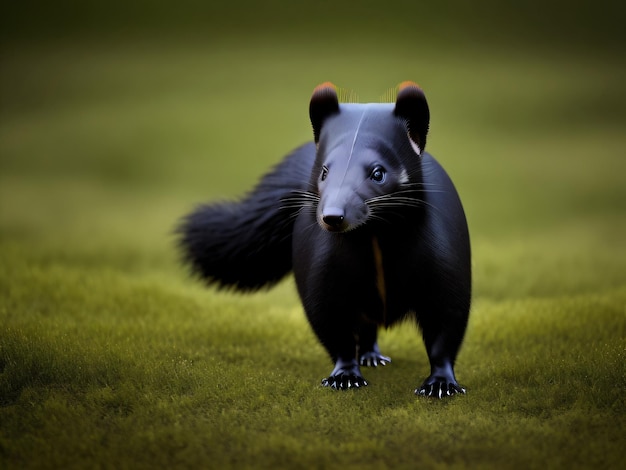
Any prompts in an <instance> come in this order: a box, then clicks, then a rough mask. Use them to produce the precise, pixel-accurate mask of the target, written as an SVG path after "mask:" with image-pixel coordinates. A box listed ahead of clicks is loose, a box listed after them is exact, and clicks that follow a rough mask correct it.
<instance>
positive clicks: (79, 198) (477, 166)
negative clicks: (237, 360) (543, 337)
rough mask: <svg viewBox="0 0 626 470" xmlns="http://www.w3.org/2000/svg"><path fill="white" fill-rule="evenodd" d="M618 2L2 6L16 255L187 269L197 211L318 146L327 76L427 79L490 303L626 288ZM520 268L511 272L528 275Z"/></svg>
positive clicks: (1, 107) (442, 148) (190, 1)
mask: <svg viewBox="0 0 626 470" xmlns="http://www.w3.org/2000/svg"><path fill="white" fill-rule="evenodd" d="M622 11H623V8H622V7H621V6H620V5H619V4H618V2H616V1H610V0H600V1H595V2H579V3H572V2H558V1H537V0H532V1H529V2H523V3H521V4H514V3H511V4H508V3H503V2H499V1H495V0H493V1H492V0H488V1H483V2H464V1H461V0H447V1H440V2H430V3H429V4H426V3H422V2H415V1H404V0H400V1H388V2H375V1H362V2H344V1H325V0H320V1H316V2H293V1H292V2H287V1H281V0H269V1H265V2H253V1H249V0H243V1H239V2H205V1H196V0H182V1H179V2H176V3H175V4H174V3H171V2H162V1H147V0H137V1H132V2H130V1H124V2H121V1H116V0H113V1H109V2H95V1H70V0H65V1H58V2H43V1H34V2H5V3H4V5H3V7H2V14H1V15H0V41H1V51H0V52H1V55H0V61H1V62H0V242H2V249H3V252H4V254H5V262H7V261H6V259H7V258H6V256H8V254H10V253H13V254H15V253H17V255H14V256H15V257H16V258H15V259H18V257H19V259H22V260H29V259H31V260H37V263H44V262H49V263H52V264H54V263H65V264H72V265H76V266H83V267H88V266H91V267H94V266H98V267H102V266H106V267H109V268H111V269H125V270H134V271H136V272H144V273H145V272H154V271H155V270H156V271H158V270H162V271H164V272H165V271H168V272H169V271H171V270H172V268H173V266H177V264H176V254H175V250H174V248H173V243H172V236H171V232H172V230H173V227H174V226H175V225H176V220H177V219H178V217H180V216H181V215H183V214H184V213H185V212H186V211H188V210H190V209H191V208H192V207H193V205H194V204H196V203H198V202H201V201H207V200H211V199H215V198H225V197H234V196H236V195H239V194H241V193H242V192H243V191H245V190H247V189H249V188H250V187H251V186H252V185H253V184H254V183H255V182H256V181H257V179H258V177H259V176H260V175H261V174H262V173H263V172H264V171H266V170H267V169H268V168H269V167H270V166H271V165H273V164H274V163H276V162H278V161H279V160H280V159H281V158H282V156H283V155H285V154H286V153H287V152H289V151H290V150H291V149H292V148H293V147H295V146H297V145H299V144H301V143H303V142H305V141H307V140H310V139H311V130H310V124H309V121H308V101H309V98H310V94H311V91H312V89H313V88H314V87H315V86H316V85H317V84H319V83H321V82H323V81H327V80H330V81H332V82H334V83H335V84H336V85H338V86H339V87H342V88H346V89H349V90H353V91H354V92H355V93H356V94H357V95H358V96H359V98H360V100H361V101H378V100H379V97H381V96H382V95H383V94H384V93H385V92H386V91H387V90H388V89H389V88H392V87H395V86H396V85H397V84H398V83H399V82H401V81H404V80H412V81H416V82H418V83H419V84H420V85H421V86H422V87H423V88H424V90H425V92H426V95H427V98H428V100H429V104H430V108H431V116H432V118H431V119H432V120H431V133H430V137H429V148H428V150H429V151H430V152H431V153H433V154H434V155H435V156H436V157H437V158H438V159H439V160H440V162H441V163H442V164H443V165H444V167H445V168H446V169H447V170H448V172H449V173H450V174H451V176H452V178H453V180H454V181H455V182H456V184H457V187H458V189H459V191H460V193H461V197H462V199H463V201H464V204H465V206H466V211H467V214H468V218H469V222H470V230H471V232H472V237H473V241H474V252H475V265H476V266H475V271H476V277H477V292H478V295H479V296H486V297H503V296H506V297H510V296H513V297H515V296H522V295H547V294H551V293H554V292H557V293H574V292H580V290H581V289H587V290H593V289H599V288H603V287H611V286H612V285H621V283H623V269H624V267H625V262H624V256H623V255H616V254H617V253H621V252H622V251H624V250H623V248H624V242H623V240H624V239H626V236H625V235H626V222H625V220H624V219H625V217H624V215H626V204H625V202H624V201H626V184H624V183H625V182H626V181H625V176H624V175H625V170H626V163H625V158H624V157H625V155H624V149H625V148H626V136H625V133H624V125H625V124H626V113H625V110H626V92H625V91H624V83H626V61H625V54H624V46H625V39H626V35H625V34H624V32H623V30H624V28H623V24H624V19H625V18H624V14H623V13H622ZM512 267H514V269H511V268H512Z"/></svg>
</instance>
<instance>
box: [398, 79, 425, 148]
mask: <svg viewBox="0 0 626 470" xmlns="http://www.w3.org/2000/svg"><path fill="white" fill-rule="evenodd" d="M394 114H395V115H396V116H398V117H399V118H402V119H404V120H405V122H406V127H407V131H408V133H409V139H410V140H411V143H412V144H415V145H413V149H414V150H415V152H416V153H417V154H418V155H421V154H422V153H423V152H424V148H425V147H426V135H427V134H428V125H429V122H430V111H429V110H428V103H427V102H426V96H424V92H423V91H422V89H421V88H420V87H419V85H418V84H417V83H413V82H402V83H401V84H400V85H398V96H397V98H396V108H395V110H394Z"/></svg>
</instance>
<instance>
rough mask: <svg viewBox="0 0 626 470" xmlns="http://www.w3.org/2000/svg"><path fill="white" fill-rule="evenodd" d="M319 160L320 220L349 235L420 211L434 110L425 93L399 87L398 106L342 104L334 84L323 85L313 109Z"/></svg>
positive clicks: (316, 167)
mask: <svg viewBox="0 0 626 470" xmlns="http://www.w3.org/2000/svg"><path fill="white" fill-rule="evenodd" d="M309 114H310V117H311V123H312V124H313V135H314V138H315V144H316V146H317V155H316V160H315V165H314V167H313V175H312V177H311V185H312V186H313V188H312V189H314V190H316V192H317V196H318V197H319V202H318V204H317V221H318V223H319V224H320V226H321V227H322V228H324V229H325V230H328V231H330V232H348V231H350V230H353V229H356V228H358V227H360V226H362V225H364V224H365V223H366V222H368V221H369V220H372V219H378V220H386V217H385V214H386V213H389V212H392V211H394V210H396V211H397V209H398V208H399V207H409V206H417V205H418V204H412V203H411V202H410V200H411V199H412V198H413V196H414V195H415V191H412V193H414V194H413V195H410V194H409V192H411V191H410V190H409V188H410V187H412V186H415V185H418V184H419V182H420V178H421V174H420V172H419V168H420V165H419V160H420V157H421V155H422V153H423V152H424V147H425V145H426V135H427V133H428V124H429V118H430V115H429V111H428V104H427V103H426V98H425V97H424V93H423V92H422V90H421V88H420V87H419V86H417V85H416V84H414V83H412V82H404V83H403V84H401V85H400V86H399V91H398V95H397V98H396V102H395V104H394V103H370V104H353V103H346V104H339V100H338V97H337V91H336V88H335V87H334V86H333V85H332V84H331V83H324V84H322V85H320V86H318V87H317V88H316V89H315V91H314V92H313V96H312V98H311V104H310V107H309Z"/></svg>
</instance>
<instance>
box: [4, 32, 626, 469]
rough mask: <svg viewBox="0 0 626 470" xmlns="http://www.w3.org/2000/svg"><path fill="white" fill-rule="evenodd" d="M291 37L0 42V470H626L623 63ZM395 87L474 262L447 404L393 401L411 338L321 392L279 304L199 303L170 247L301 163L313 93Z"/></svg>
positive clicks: (571, 54)
mask: <svg viewBox="0 0 626 470" xmlns="http://www.w3.org/2000/svg"><path fill="white" fill-rule="evenodd" d="M297 37H298V38H300V39H299V40H294V41H289V40H288V39H287V40H286V38H284V37H280V35H279V34H278V33H276V35H272V34H267V35H265V36H259V37H254V36H253V35H251V36H249V37H237V36H236V35H231V36H229V35H223V36H219V38H218V39H219V40H218V39H216V38H208V39H206V40H193V41H192V40H190V39H181V40H179V41H172V40H170V38H166V39H163V38H160V39H159V38H154V37H150V38H146V37H135V38H133V39H132V40H131V39H130V37H124V36H119V37H115V38H111V37H105V38H95V37H88V38H86V39H85V40H84V41H80V40H74V41H68V40H63V41H61V42H54V41H52V42H50V43H47V42H45V41H42V40H38V41H32V42H28V41H23V40H19V41H17V40H16V41H8V40H7V41H5V42H4V44H3V49H2V56H1V57H2V64H1V67H0V86H1V88H0V90H1V95H0V96H1V102H0V468H7V469H18V468H20V469H29V468H116V469H120V468H121V469H123V468H132V469H142V468H220V469H222V468H307V469H308V468H320V469H322V468H331V467H338V468H339V467H341V468H381V469H382V468H394V469H396V468H419V467H421V468H428V469H430V468H520V469H521V468H524V469H528V468H603V469H613V468H621V465H623V460H624V459H625V458H626V450H625V448H624V436H625V434H626V400H625V399H624V391H625V390H626V366H625V365H624V363H625V362H626V176H625V175H626V158H624V157H625V155H624V152H625V150H624V149H625V148H626V133H625V132H624V130H625V129H626V112H625V110H626V92H625V91H624V85H623V84H624V83H626V64H625V63H624V61H623V59H622V58H621V57H620V56H619V55H618V54H615V53H612V52H611V51H610V50H603V49H601V48H599V49H597V50H595V49H593V48H587V49H581V50H579V49H577V48H576V47H572V48H569V49H562V48H550V47H538V46H537V45H534V46H528V47H526V48H524V47H513V48H509V47H506V45H505V44H499V45H494V44H491V45H485V44H482V45H472V44H465V45H460V44H456V45H455V44H454V41H453V40H449V41H448V43H447V44H446V45H436V44H432V43H428V44H426V45H424V46H423V47H420V48H418V49H417V50H416V48H415V47H413V46H410V45H406V44H405V45H401V46H398V45H397V42H395V41H396V40H397V38H393V37H390V38H388V39H387V40H386V41H385V40H382V38H381V37H380V36H373V37H371V38H369V39H367V40H366V41H365V44H364V42H363V41H364V40H363V39H362V38H361V39H357V38H354V37H351V36H350V35H349V34H346V35H345V36H341V37H340V38H334V39H333V40H332V41H331V40H328V42H326V43H321V44H319V43H317V42H315V41H308V40H302V37H303V36H302V35H300V36H297ZM409 79H410V80H415V81H417V82H419V83H420V84H421V85H422V86H423V88H424V89H425V91H426V94H427V97H428V99H429V104H430V108H431V115H432V120H431V133H430V137H429V146H428V148H429V151H430V152H432V153H433V154H434V155H435V156H436V157H437V158H438V159H439V161H440V162H441V163H442V164H443V165H444V166H445V167H446V169H447V170H448V172H449V173H450V174H451V176H452V177H453V179H454V181H455V182H456V185H457V187H458V189H459V192H460V193H461V196H462V199H463V201H464V204H465V207H466V212H467V215H468V219H469V223H470V231H471V235H472V243H473V266H474V278H475V289H474V298H475V300H474V305H473V309H472V315H471V319H470V325H469V328H468V332H467V336H466V341H465V343H464V347H463V349H462V351H461V354H460V356H459V359H458V363H457V378H458V379H459V381H460V383H461V384H463V385H464V386H466V388H467V390H468V393H467V395H465V396H460V397H455V398H453V399H451V400H448V401H445V400H444V401H437V400H429V399H424V398H418V397H416V396H415V395H413V390H414V389H415V387H416V386H417V385H419V384H420V382H421V380H423V378H425V377H426V375H427V374H428V361H427V358H426V354H425V352H424V348H423V345H422V343H421V339H420V337H419V335H418V334H417V333H416V330H415V329H414V327H413V326H412V325H409V324H406V325H402V326H400V327H397V328H395V329H393V330H390V331H387V332H384V333H383V335H382V338H381V341H380V342H381V348H382V349H383V352H384V353H386V354H388V355H390V356H391V357H392V358H393V363H392V364H391V365H389V366H388V367H385V368H379V369H374V370H367V369H366V370H364V374H365V376H366V378H367V379H368V381H369V382H370V386H369V387H368V388H366V389H362V390H359V391H354V392H353V391H350V392H333V391H331V390H328V389H325V388H323V387H321V386H320V379H321V378H322V377H325V376H326V375H327V374H328V372H330V370H331V368H332V365H331V364H330V362H329V360H328V358H327V357H326V355H325V352H324V350H323V348H322V347H321V346H320V345H319V344H318V343H317V341H316V339H315V337H314V335H313V333H312V331H311V330H310V328H309V326H308V324H307V323H306V319H305V316H304V313H303V311H302V308H301V306H300V303H299V300H298V298H297V295H296V293H295V289H294V286H293V280H292V279H287V280H286V281H285V282H283V283H281V284H280V285H279V286H278V287H277V288H275V289H274V290H271V291H269V292H261V293H258V294H254V295H249V296H242V295H237V294H233V293H224V292H217V291H215V290H207V289H204V288H203V286H202V285H201V284H200V283H199V282H198V281H196V280H193V279H191V278H190V277H189V275H188V273H187V271H186V270H185V268H184V267H182V266H180V265H179V263H178V254H177V253H176V250H175V243H174V237H173V235H172V232H173V229H174V227H175V225H176V222H177V219H178V218H179V217H181V216H182V215H183V214H185V213H186V212H187V211H189V210H190V209H191V208H192V207H193V206H194V205H195V204H196V203H198V202H202V201H207V200H212V199H219V198H225V197H236V196H237V195H238V194H241V193H242V192H244V191H245V190H247V189H249V188H250V187H251V186H252V185H253V184H254V183H255V181H256V180H257V178H258V177H259V176H260V175H261V174H262V173H263V172H264V171H265V170H266V169H268V168H269V167H270V166H271V165H273V164H274V163H276V162H277V161H279V160H280V158H281V157H282V155H284V154H286V153H287V152H288V151H289V150H291V149H292V148H293V147H295V146H297V145H299V144H300V143H302V142H304V141H306V140H309V139H310V138H311V135H310V134H311V131H310V125H309V122H308V114H307V113H308V100H309V98H310V93H311V91H312V89H313V87H314V86H315V85H317V84H318V83H320V82H322V81H326V80H332V81H333V82H335V83H336V84H337V85H339V86H342V87H346V88H350V89H354V91H355V92H356V93H357V94H358V95H359V96H360V97H361V99H362V100H364V101H373V100H377V99H378V97H379V96H380V95H382V94H383V93H384V92H385V91H386V90H387V89H388V88H390V87H393V86H395V85H396V84H397V83H399V82H400V81H403V80H409Z"/></svg>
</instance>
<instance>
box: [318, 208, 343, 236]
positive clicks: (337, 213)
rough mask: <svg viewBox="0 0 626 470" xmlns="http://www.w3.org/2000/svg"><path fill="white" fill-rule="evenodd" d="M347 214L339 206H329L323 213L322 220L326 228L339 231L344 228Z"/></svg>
mask: <svg viewBox="0 0 626 470" xmlns="http://www.w3.org/2000/svg"><path fill="white" fill-rule="evenodd" d="M345 220H346V216H345V214H344V211H343V209H340V208H338V207H329V208H327V209H326V210H325V211H324V213H323V214H322V221H323V222H324V224H325V225H326V228H327V229H328V230H331V231H339V230H341V229H342V228H343V225H344V221H345Z"/></svg>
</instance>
